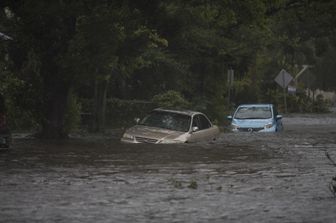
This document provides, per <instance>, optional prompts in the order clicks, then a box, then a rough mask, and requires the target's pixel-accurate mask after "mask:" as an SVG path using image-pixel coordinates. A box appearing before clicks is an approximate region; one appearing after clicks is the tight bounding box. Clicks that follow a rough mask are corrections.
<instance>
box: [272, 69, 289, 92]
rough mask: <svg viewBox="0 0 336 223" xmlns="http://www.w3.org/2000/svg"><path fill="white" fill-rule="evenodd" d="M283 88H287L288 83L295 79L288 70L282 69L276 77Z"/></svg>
mask: <svg viewBox="0 0 336 223" xmlns="http://www.w3.org/2000/svg"><path fill="white" fill-rule="evenodd" d="M274 80H275V82H277V83H278V84H279V85H280V86H281V87H282V88H286V87H287V86H288V84H289V83H290V82H291V81H292V80H293V77H292V75H290V74H289V73H288V72H287V71H285V70H284V69H282V70H281V71H280V72H279V74H278V76H276V78H275V79H274Z"/></svg>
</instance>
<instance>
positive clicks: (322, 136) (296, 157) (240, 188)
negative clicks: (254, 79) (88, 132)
mask: <svg viewBox="0 0 336 223" xmlns="http://www.w3.org/2000/svg"><path fill="white" fill-rule="evenodd" d="M283 122H284V127H285V131H284V132H282V133H279V134H255V133H246V134H233V133H222V134H221V136H220V138H219V139H218V140H217V141H216V142H214V143H203V144H185V145H151V144H137V145H129V144H121V143H120V142H119V139H118V137H117V136H115V135H114V136H111V137H101V138H97V139H92V138H90V137H88V138H78V137H77V138H73V139H70V140H65V141H57V142H56V141H54V142H51V141H39V140H36V139H30V138H20V137H17V138H14V140H13V146H12V148H11V149H10V150H2V151H0V179H1V180H0V222H335V221H336V198H335V197H334V196H333V194H332V193H331V191H330V190H329V188H328V185H329V183H330V181H331V179H332V177H333V176H335V175H336V167H335V166H333V164H332V163H331V161H330V160H328V159H327V157H326V153H328V154H329V155H330V157H331V158H333V159H334V160H336V116H335V114H327V115H291V116H289V117H285V118H284V120H283Z"/></svg>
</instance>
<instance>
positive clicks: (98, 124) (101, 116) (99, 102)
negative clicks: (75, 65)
mask: <svg viewBox="0 0 336 223" xmlns="http://www.w3.org/2000/svg"><path fill="white" fill-rule="evenodd" d="M107 86H108V80H96V81H95V86H94V113H93V125H92V131H94V132H103V131H104V130H105V121H106V96H107Z"/></svg>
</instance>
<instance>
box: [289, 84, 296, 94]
mask: <svg viewBox="0 0 336 223" xmlns="http://www.w3.org/2000/svg"><path fill="white" fill-rule="evenodd" d="M287 89H288V93H289V94H295V93H296V87H294V86H290V85H288V88H287Z"/></svg>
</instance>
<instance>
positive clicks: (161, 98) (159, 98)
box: [152, 90, 190, 109]
mask: <svg viewBox="0 0 336 223" xmlns="http://www.w3.org/2000/svg"><path fill="white" fill-rule="evenodd" d="M152 102H153V103H154V104H156V105H157V106H158V107H165V108H176V109H179V108H180V109H183V108H189V107H190V102H188V101H187V100H186V99H185V98H184V97H183V96H182V95H181V94H180V93H179V92H177V91H172V90H170V91H167V92H165V93H163V94H158V95H155V96H154V97H153V99H152Z"/></svg>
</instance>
